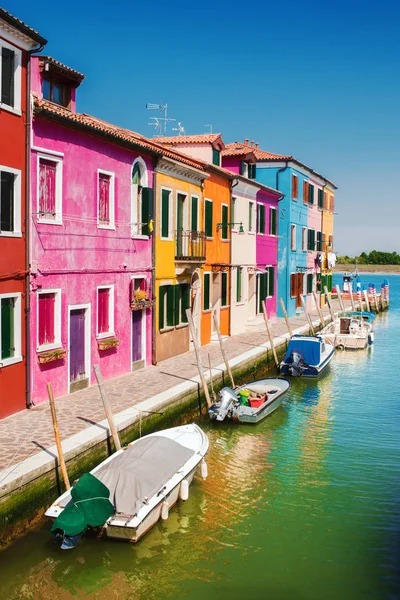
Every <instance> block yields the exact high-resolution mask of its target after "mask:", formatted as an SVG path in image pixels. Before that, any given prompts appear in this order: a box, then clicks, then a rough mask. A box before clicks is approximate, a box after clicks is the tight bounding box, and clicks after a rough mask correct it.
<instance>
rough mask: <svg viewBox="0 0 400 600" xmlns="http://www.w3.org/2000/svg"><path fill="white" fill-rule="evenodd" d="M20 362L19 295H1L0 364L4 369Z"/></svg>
mask: <svg viewBox="0 0 400 600" xmlns="http://www.w3.org/2000/svg"><path fill="white" fill-rule="evenodd" d="M21 360H22V356H21V294H1V295H0V362H1V364H2V366H3V367H5V366H7V365H11V364H13V363H15V362H19V361H21Z"/></svg>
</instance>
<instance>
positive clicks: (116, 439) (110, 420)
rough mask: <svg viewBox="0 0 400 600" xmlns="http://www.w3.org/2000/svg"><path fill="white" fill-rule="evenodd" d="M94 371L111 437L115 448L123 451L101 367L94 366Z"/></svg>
mask: <svg viewBox="0 0 400 600" xmlns="http://www.w3.org/2000/svg"><path fill="white" fill-rule="evenodd" d="M93 371H94V374H95V375H96V379H97V384H98V386H99V390H100V396H101V399H102V401H103V406H104V410H105V411H106V416H107V421H108V426H109V428H110V431H111V435H112V437H113V439H114V444H115V448H116V449H117V450H121V442H120V440H119V435H118V431H117V428H116V426H115V422H114V417H113V414H112V411H111V407H110V403H109V401H108V398H107V393H106V390H105V387H104V382H103V378H102V376H101V371H100V367H99V365H93Z"/></svg>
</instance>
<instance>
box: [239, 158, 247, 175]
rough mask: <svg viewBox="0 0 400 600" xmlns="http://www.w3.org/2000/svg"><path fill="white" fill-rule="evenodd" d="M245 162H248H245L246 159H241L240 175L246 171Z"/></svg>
mask: <svg viewBox="0 0 400 600" xmlns="http://www.w3.org/2000/svg"><path fill="white" fill-rule="evenodd" d="M245 164H246V163H245V161H244V160H241V161H240V170H239V173H240V175H244V171H245Z"/></svg>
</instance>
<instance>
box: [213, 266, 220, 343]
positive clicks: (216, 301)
mask: <svg viewBox="0 0 400 600" xmlns="http://www.w3.org/2000/svg"><path fill="white" fill-rule="evenodd" d="M212 307H213V313H214V314H215V316H216V318H217V323H218V327H219V328H220V316H221V315H220V313H221V273H213V283H212ZM211 333H216V329H215V323H214V317H213V316H212V315H211Z"/></svg>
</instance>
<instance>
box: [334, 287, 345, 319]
mask: <svg viewBox="0 0 400 600" xmlns="http://www.w3.org/2000/svg"><path fill="white" fill-rule="evenodd" d="M336 292H337V297H338V300H339V306H340V310H341V311H342V312H343V313H344V312H346V311H345V308H344V302H343V298H342V292H341V291H340V286H339V284H338V285H337V286H336Z"/></svg>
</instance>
